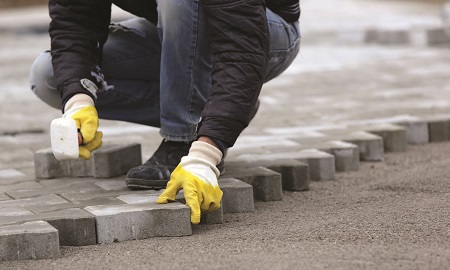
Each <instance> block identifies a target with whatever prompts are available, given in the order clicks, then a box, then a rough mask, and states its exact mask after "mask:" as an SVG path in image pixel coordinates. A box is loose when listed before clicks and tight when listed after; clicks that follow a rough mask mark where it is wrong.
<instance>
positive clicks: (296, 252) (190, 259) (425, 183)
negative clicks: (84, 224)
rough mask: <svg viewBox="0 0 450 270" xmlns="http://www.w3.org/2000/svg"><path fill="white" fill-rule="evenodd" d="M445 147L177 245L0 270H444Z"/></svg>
mask: <svg viewBox="0 0 450 270" xmlns="http://www.w3.org/2000/svg"><path fill="white" fill-rule="evenodd" d="M449 153H450V143H433V144H427V145H421V146H409V149H408V151H407V152H406V153H396V154H387V155H386V159H385V161H384V162H380V163H368V162H364V163H362V164H361V168H360V170H359V171H357V172H350V173H339V174H338V175H337V180H336V181H333V182H314V183H312V185H311V189H310V190H309V191H307V192H285V193H284V197H283V201H280V202H270V203H262V202H258V203H256V211H255V212H254V213H249V214H226V215H225V223H224V224H221V225H209V226H204V225H202V226H197V227H194V235H193V236H190V237H183V238H153V239H147V240H139V241H127V242H121V243H115V244H112V245H97V246H88V247H62V248H61V252H62V254H61V258H59V259H57V260H43V261H22V262H6V263H2V264H0V269H448V268H449V267H450V206H449V205H450V154H449Z"/></svg>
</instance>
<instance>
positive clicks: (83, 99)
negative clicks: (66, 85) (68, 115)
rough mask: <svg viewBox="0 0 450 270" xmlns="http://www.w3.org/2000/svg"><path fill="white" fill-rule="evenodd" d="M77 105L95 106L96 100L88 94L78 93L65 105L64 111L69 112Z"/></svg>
mask: <svg viewBox="0 0 450 270" xmlns="http://www.w3.org/2000/svg"><path fill="white" fill-rule="evenodd" d="M77 106H93V107H95V103H94V100H93V99H92V98H91V97H90V96H89V95H86V94H76V95H74V96H73V97H71V98H70V99H69V100H68V101H67V102H66V104H65V105H64V112H67V111H68V110H70V109H71V108H74V107H77Z"/></svg>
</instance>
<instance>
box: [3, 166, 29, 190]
mask: <svg viewBox="0 0 450 270" xmlns="http://www.w3.org/2000/svg"><path fill="white" fill-rule="evenodd" d="M32 180H33V181H34V180H35V179H34V177H32V176H30V175H26V174H25V173H23V172H21V171H19V170H16V169H3V170H0V185H2V186H3V185H12V184H17V183H20V182H26V181H32Z"/></svg>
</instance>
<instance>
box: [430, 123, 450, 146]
mask: <svg viewBox="0 0 450 270" xmlns="http://www.w3.org/2000/svg"><path fill="white" fill-rule="evenodd" d="M428 132H429V136H430V142H443V141H448V140H450V119H446V118H436V119H429V120H428Z"/></svg>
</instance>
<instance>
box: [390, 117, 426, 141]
mask: <svg viewBox="0 0 450 270" xmlns="http://www.w3.org/2000/svg"><path fill="white" fill-rule="evenodd" d="M395 124H397V125H400V126H403V127H405V128H406V140H407V142H408V143H409V144H425V143H428V142H429V141H430V136H429V132H428V123H427V122H426V121H423V120H412V121H407V122H397V123H395Z"/></svg>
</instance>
